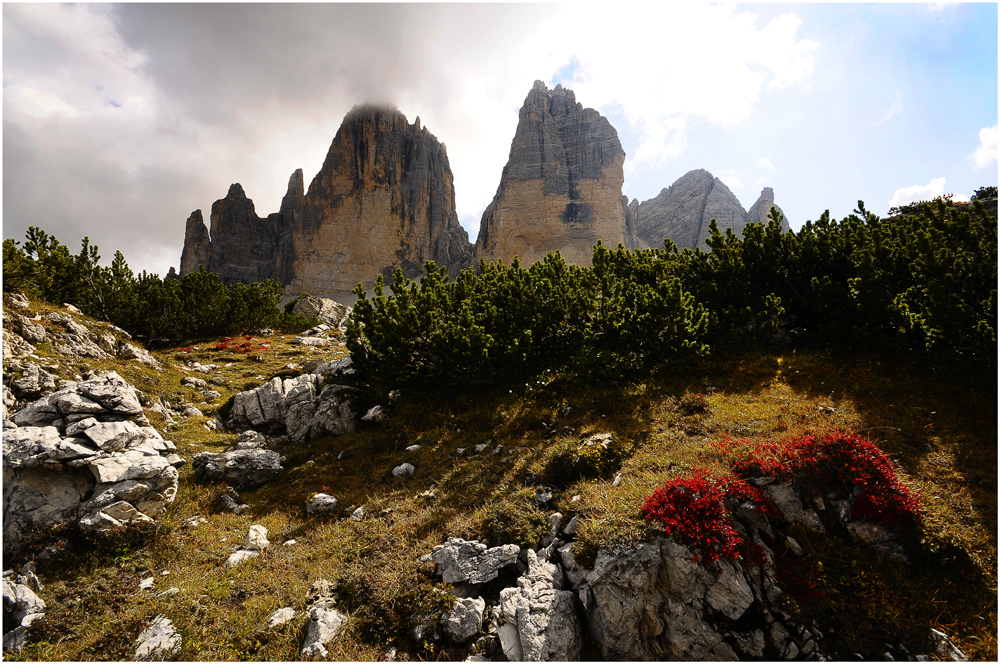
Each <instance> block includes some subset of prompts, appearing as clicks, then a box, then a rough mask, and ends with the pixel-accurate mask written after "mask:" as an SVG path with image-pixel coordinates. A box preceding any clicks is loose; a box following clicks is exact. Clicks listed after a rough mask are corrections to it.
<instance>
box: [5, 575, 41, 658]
mask: <svg viewBox="0 0 1000 664" xmlns="http://www.w3.org/2000/svg"><path fill="white" fill-rule="evenodd" d="M22 571H23V570H22ZM31 576H32V577H34V574H33V573H31ZM37 581H38V579H37V578H35V582H36V583H37ZM27 583H28V580H27V579H26V578H24V577H20V576H15V575H14V574H12V573H11V572H9V571H8V572H4V578H3V624H4V629H5V630H7V631H5V632H4V635H3V649H4V652H5V653H6V652H9V651H12V650H13V651H20V650H21V648H22V647H23V646H24V644H25V642H26V641H27V638H28V628H29V627H30V626H31V623H32V622H34V621H35V620H37V619H38V618H41V617H42V616H43V615H45V602H44V601H43V600H42V598H41V597H39V596H38V595H36V594H35V592H34V591H33V590H32V589H31V588H29V587H28V585H27ZM8 627H10V629H8Z"/></svg>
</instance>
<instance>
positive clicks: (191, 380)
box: [181, 376, 208, 390]
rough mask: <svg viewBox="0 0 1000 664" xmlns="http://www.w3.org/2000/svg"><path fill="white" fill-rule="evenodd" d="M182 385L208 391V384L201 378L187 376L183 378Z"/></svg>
mask: <svg viewBox="0 0 1000 664" xmlns="http://www.w3.org/2000/svg"><path fill="white" fill-rule="evenodd" d="M181 385H184V386H185V387H193V388H194V389H196V390H207V389H208V382H206V381H205V380H203V379H201V378H195V377H194V376H185V377H184V378H181Z"/></svg>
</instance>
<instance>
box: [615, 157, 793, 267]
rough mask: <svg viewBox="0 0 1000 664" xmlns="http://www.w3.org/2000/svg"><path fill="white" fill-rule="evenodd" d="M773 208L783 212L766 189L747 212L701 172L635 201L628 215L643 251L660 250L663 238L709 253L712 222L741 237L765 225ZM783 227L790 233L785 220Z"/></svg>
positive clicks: (719, 182)
mask: <svg viewBox="0 0 1000 664" xmlns="http://www.w3.org/2000/svg"><path fill="white" fill-rule="evenodd" d="M772 207H777V208H778V211H779V212H781V208H780V207H778V206H777V205H775V204H774V190H773V189H771V188H770V187H765V188H764V190H763V191H762V192H761V194H760V198H758V199H757V202H755V203H754V204H753V205H752V206H751V207H750V211H749V212H747V211H746V210H744V209H743V206H742V205H741V204H740V201H739V199H737V198H736V196H735V195H734V194H733V192H732V191H730V189H729V187H727V186H726V185H725V184H724V183H723V182H722V180H720V179H719V178H717V177H715V176H713V175H712V174H711V173H709V172H708V171H706V170H704V169H698V170H694V171H690V172H688V173H686V174H685V175H683V176H682V177H680V178H679V179H678V180H677V181H676V182H674V183H673V184H672V185H670V186H669V187H667V188H666V189H663V190H662V191H661V192H660V194H659V195H658V196H656V197H655V198H651V199H649V200H648V201H643V202H642V203H639V202H638V201H637V200H635V199H633V200H632V202H631V203H630V204H629V206H628V214H629V216H630V221H631V223H632V224H633V225H634V226H635V228H636V232H637V234H638V237H639V244H640V246H641V247H644V248H645V247H652V248H655V249H659V248H661V247H662V246H663V240H664V238H669V239H671V240H673V241H674V243H675V244H676V245H677V246H678V247H679V248H680V249H694V248H695V247H701V248H702V249H707V248H708V245H707V244H705V240H706V239H707V238H708V235H709V232H708V230H709V225H710V223H711V221H712V219H715V221H716V223H717V224H718V226H719V230H720V231H722V232H723V233H725V232H726V229H727V228H731V229H732V230H733V232H734V233H736V234H737V235H739V234H740V233H742V232H743V229H744V228H746V225H747V224H748V223H761V222H762V223H765V224H766V223H767V219H768V214H770V212H771V208H772ZM782 214H784V213H782ZM781 227H782V229H783V230H788V228H789V226H788V221H787V220H783V221H782V224H781Z"/></svg>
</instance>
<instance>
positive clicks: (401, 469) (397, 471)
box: [392, 463, 416, 477]
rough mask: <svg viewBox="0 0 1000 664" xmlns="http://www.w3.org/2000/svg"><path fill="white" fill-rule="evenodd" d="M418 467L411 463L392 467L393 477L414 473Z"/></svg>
mask: <svg viewBox="0 0 1000 664" xmlns="http://www.w3.org/2000/svg"><path fill="white" fill-rule="evenodd" d="M415 470H416V468H415V467H414V466H413V464H411V463H404V464H401V465H399V466H396V467H395V468H393V469H392V476H393V477H407V476H409V475H412V474H413V471H415Z"/></svg>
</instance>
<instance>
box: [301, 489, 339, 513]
mask: <svg viewBox="0 0 1000 664" xmlns="http://www.w3.org/2000/svg"><path fill="white" fill-rule="evenodd" d="M336 512H337V499H336V498H334V497H333V496H331V495H329V494H326V493H317V494H315V495H313V496H312V498H310V499H309V500H308V501H306V514H323V515H329V514H336Z"/></svg>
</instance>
